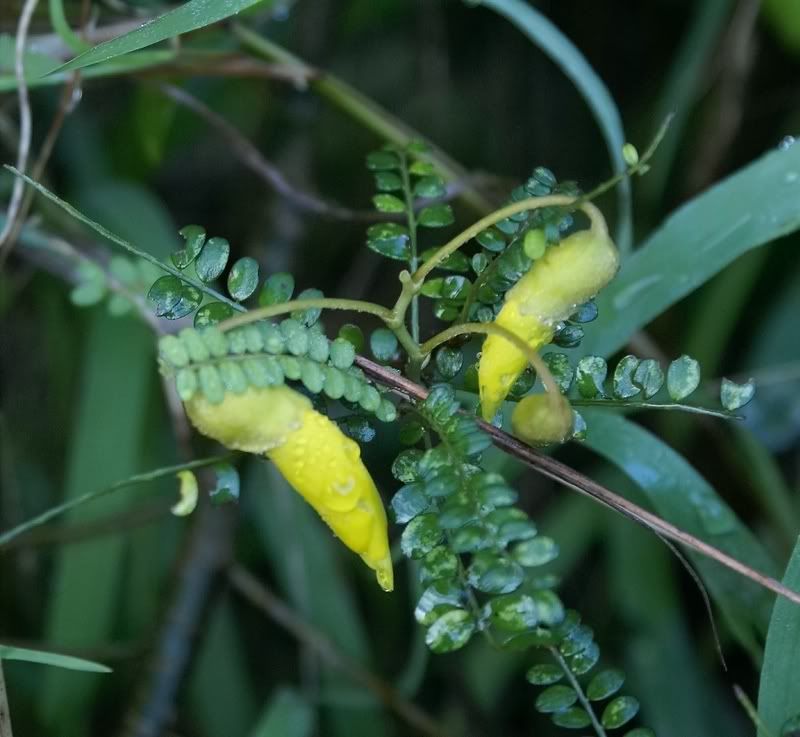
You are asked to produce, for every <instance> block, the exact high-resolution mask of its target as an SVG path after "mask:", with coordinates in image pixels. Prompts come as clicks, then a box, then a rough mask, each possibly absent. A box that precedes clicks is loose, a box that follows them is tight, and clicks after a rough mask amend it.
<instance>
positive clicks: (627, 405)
mask: <svg viewBox="0 0 800 737" xmlns="http://www.w3.org/2000/svg"><path fill="white" fill-rule="evenodd" d="M569 401H570V404H572V405H573V406H575V407H608V408H610V409H659V410H673V411H676V412H690V413H692V414H696V415H708V416H709V417H718V418H720V419H723V420H741V419H743V418H742V417H741V415H735V414H733V413H732V412H725V411H723V410H718V409H710V408H709V407H698V406H696V405H692V404H680V403H679V402H674V403H670V402H647V401H641V400H639V401H633V402H628V401H626V400H624V399H570V400H569Z"/></svg>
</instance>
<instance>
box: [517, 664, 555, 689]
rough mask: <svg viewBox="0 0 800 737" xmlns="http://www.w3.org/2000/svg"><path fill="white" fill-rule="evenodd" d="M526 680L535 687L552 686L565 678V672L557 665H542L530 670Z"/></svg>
mask: <svg viewBox="0 0 800 737" xmlns="http://www.w3.org/2000/svg"><path fill="white" fill-rule="evenodd" d="M525 678H526V679H527V681H528V683H532V684H533V685H534V686H551V685H552V684H554V683H558V682H559V681H560V680H561V679H562V678H564V671H562V670H561V668H559V667H558V666H557V665H550V664H549V663H541V664H539V665H534V666H533V667H532V668H529V669H528V672H527V673H526V674H525Z"/></svg>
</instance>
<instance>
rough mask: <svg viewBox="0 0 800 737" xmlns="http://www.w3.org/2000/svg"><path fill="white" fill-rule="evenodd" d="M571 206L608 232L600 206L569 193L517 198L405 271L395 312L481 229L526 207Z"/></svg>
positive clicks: (403, 309) (398, 313)
mask: <svg viewBox="0 0 800 737" xmlns="http://www.w3.org/2000/svg"><path fill="white" fill-rule="evenodd" d="M559 206H562V207H571V208H573V209H580V210H583V212H584V213H586V215H587V217H588V218H589V221H590V222H591V227H592V230H596V231H599V232H600V233H603V234H605V233H607V232H608V228H607V227H606V221H605V218H604V217H603V214H602V213H601V212H600V210H598V209H597V207H595V206H594V205H593V204H592V203H591V202H584V201H581V199H580V198H576V197H570V196H568V195H548V196H546V197H528V198H527V199H524V200H520V201H519V202H514V203H512V204H510V205H506V206H505V207H501V208H500V209H499V210H495V211H494V212H493V213H491V214H489V215H487V216H486V217H484V218H481V219H480V220H478V221H477V222H476V223H473V224H472V225H471V226H470V227H469V228H467V229H466V230H463V231H462V232H461V233H459V234H458V235H457V236H456V237H455V238H453V239H452V240H450V241H448V242H447V243H445V244H444V245H443V246H442V247H441V248H440V249H439V250H438V251H437V252H436V253H435V254H433V256H432V257H431V258H430V259H428V260H427V261H426V262H425V263H424V264H422V266H420V267H419V268H418V269H417V270H416V271H415V272H414V274H412V275H409V274H407V273H406V275H405V278H403V273H401V274H400V281H401V282H402V283H403V288H402V291H401V292H400V296H399V297H398V298H397V302H396V303H395V306H394V314H395V316H396V317H400V318H402V317H403V316H404V315H405V313H406V310H407V309H408V305H409V304H410V303H411V301H412V299H413V298H414V296H416V294H417V293H418V292H419V291H420V289H421V288H422V284H423V282H424V281H425V279H426V278H427V276H428V274H430V273H431V271H433V270H434V269H435V268H437V267H438V266H439V265H440V264H441V263H442V262H443V261H445V259H447V258H448V256H450V255H452V254H453V253H455V252H456V251H457V250H458V249H459V248H461V246H463V245H464V244H466V243H469V241H471V240H472V239H473V238H475V237H476V236H477V235H478V234H479V233H481V232H482V231H484V230H486V228H489V227H491V226H492V225H495V224H496V223H499V222H500V221H501V220H505V219H506V218H508V217H511V216H512V215H516V214H517V213H520V212H525V211H526V210H538V209H540V208H543V207H559Z"/></svg>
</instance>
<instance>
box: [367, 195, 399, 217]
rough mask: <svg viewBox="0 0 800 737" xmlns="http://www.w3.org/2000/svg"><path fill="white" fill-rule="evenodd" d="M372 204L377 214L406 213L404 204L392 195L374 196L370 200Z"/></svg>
mask: <svg viewBox="0 0 800 737" xmlns="http://www.w3.org/2000/svg"><path fill="white" fill-rule="evenodd" d="M372 204H373V205H375V209H376V210H377V211H378V212H387V213H403V212H405V211H406V205H405V202H403V200H401V199H400V198H399V197H395V196H394V195H393V194H376V195H375V196H374V197H373V198H372Z"/></svg>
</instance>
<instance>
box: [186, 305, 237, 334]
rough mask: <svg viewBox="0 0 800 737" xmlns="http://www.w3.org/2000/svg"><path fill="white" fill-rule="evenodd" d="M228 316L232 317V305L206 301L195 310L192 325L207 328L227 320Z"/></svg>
mask: <svg viewBox="0 0 800 737" xmlns="http://www.w3.org/2000/svg"><path fill="white" fill-rule="evenodd" d="M229 317H233V307H231V306H230V305H227V304H225V303H224V302H208V303H207V304H204V305H203V306H202V307H201V308H200V309H199V310H197V314H196V315H195V316H194V326H195V327H196V328H207V327H209V326H211V325H216V324H217V323H218V322H222V321H223V320H227V319H228V318H229Z"/></svg>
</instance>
